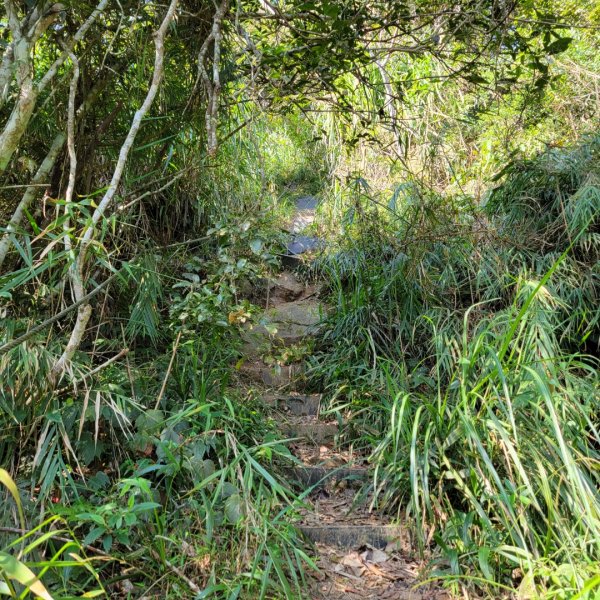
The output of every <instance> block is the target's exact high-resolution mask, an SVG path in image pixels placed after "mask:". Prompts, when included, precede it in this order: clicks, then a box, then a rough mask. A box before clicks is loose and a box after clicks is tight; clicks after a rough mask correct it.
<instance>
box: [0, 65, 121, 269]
mask: <svg viewBox="0 0 600 600" xmlns="http://www.w3.org/2000/svg"><path fill="white" fill-rule="evenodd" d="M112 73H113V72H112V71H109V74H112ZM109 80H110V78H109V77H105V78H103V79H101V80H99V81H98V82H97V83H96V84H95V85H94V87H93V88H92V89H91V90H90V91H89V93H88V94H87V96H86V98H85V100H84V101H83V102H82V103H81V105H80V106H79V108H78V109H77V113H76V116H77V119H78V120H81V119H82V118H83V117H84V115H85V113H86V112H87V111H88V110H89V108H90V107H91V106H92V104H93V103H94V102H95V101H96V100H97V99H98V96H99V95H100V93H101V92H102V90H103V89H104V88H105V87H106V85H107V84H108V82H109ZM66 140H67V135H66V134H65V132H63V131H61V132H60V133H57V134H56V136H55V137H54V140H53V141H52V144H51V146H50V149H49V150H48V153H47V154H46V156H45V158H44V160H43V161H42V164H41V165H40V167H39V168H38V170H37V172H36V174H35V175H34V177H33V179H32V180H31V182H30V183H29V185H28V187H27V189H26V190H25V193H24V194H23V196H22V198H21V201H20V202H19V204H18V206H17V208H16V209H15V211H14V213H13V215H12V217H11V218H10V220H9V222H8V224H7V226H6V233H5V234H4V235H3V236H2V239H0V272H1V271H2V265H3V264H4V261H5V260H6V256H7V254H8V251H9V249H10V245H11V238H12V236H14V235H15V232H16V231H17V230H18V228H19V226H20V225H21V221H22V220H23V216H24V215H25V211H27V210H28V209H29V206H30V205H31V203H32V202H33V200H35V198H36V196H37V195H38V194H39V193H40V189H42V188H41V187H40V184H42V183H44V182H46V181H47V180H48V177H49V175H50V173H51V172H52V169H53V168H54V165H55V164H56V161H57V159H58V157H59V156H60V153H61V151H62V149H63V147H64V145H65V142H66Z"/></svg>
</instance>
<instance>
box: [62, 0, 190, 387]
mask: <svg viewBox="0 0 600 600" xmlns="http://www.w3.org/2000/svg"><path fill="white" fill-rule="evenodd" d="M177 3H178V0H171V3H170V4H169V8H168V9H167V13H166V15H165V17H164V19H163V21H162V23H161V25H160V27H159V28H158V31H157V32H156V33H155V34H154V46H155V57H154V73H153V75H152V82H151V84H150V87H149V88H148V93H147V94H146V98H145V99H144V102H143V103H142V105H141V106H140V108H139V109H138V110H137V112H136V113H135V115H134V117H133V120H132V122H131V127H130V129H129V132H128V133H127V137H126V138H125V141H124V142H123V145H122V146H121V150H120V152H119V158H118V160H117V164H116V166H115V170H114V172H113V176H112V179H111V182H110V184H109V186H108V188H107V190H106V192H105V194H104V196H103V197H102V200H101V201H100V203H99V204H98V207H97V208H96V210H95V211H94V214H93V215H92V217H91V219H90V223H89V225H87V226H86V227H85V229H84V230H83V233H82V235H81V241H80V242H79V249H78V253H77V258H76V259H75V262H74V264H73V266H72V267H71V269H70V279H71V285H72V287H73V293H74V296H75V301H76V302H79V301H81V299H82V298H83V297H85V262H86V257H87V252H88V249H89V247H90V244H91V243H92V239H93V237H94V234H95V232H96V226H97V225H98V223H99V222H100V219H102V217H103V216H104V213H105V212H106V210H107V208H108V207H109V206H110V204H111V203H112V201H113V198H114V196H115V194H116V192H117V188H118V186H119V183H120V181H121V177H122V176H123V171H124V170H125V164H126V162H127V158H128V156H129V152H130V151H131V148H132V146H133V142H134V141H135V138H136V135H137V133H138V131H139V129H140V126H141V124H142V120H143V119H144V117H145V116H146V114H147V113H148V111H149V110H150V107H151V106H152V103H153V101H154V98H155V96H156V94H157V92H158V89H159V87H160V83H161V81H162V78H163V74H164V54H165V49H164V41H165V36H166V33H167V29H168V27H169V25H170V23H171V21H172V20H173V19H174V17H175V10H176V8H177ZM91 316H92V306H91V304H89V303H87V302H86V303H83V304H82V305H81V306H80V307H79V309H78V310H77V319H76V321H75V325H74V326H73V330H72V331H71V336H70V338H69V341H68V342H67V346H66V348H65V350H64V351H63V353H62V355H61V356H60V358H59V359H58V360H57V362H56V363H55V365H54V367H53V368H52V378H53V379H54V380H56V378H57V377H59V376H60V375H61V374H62V373H63V372H64V370H65V368H66V367H67V365H68V364H69V362H70V361H71V358H72V357H73V355H74V354H75V352H76V351H77V349H78V348H79V346H80V345H81V342H82V340H83V337H84V335H85V330H86V327H87V324H88V321H89V320H90V317H91Z"/></svg>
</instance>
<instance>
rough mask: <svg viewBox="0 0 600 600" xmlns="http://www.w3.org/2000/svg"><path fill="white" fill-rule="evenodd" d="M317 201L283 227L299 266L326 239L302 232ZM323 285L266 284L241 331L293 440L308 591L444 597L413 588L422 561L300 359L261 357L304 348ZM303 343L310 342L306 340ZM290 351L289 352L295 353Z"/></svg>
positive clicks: (248, 368) (246, 368)
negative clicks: (374, 491) (254, 321)
mask: <svg viewBox="0 0 600 600" xmlns="http://www.w3.org/2000/svg"><path fill="white" fill-rule="evenodd" d="M316 205H317V201H316V199H315V198H312V197H304V198H300V199H299V200H298V201H297V206H296V214H295V217H294V219H293V220H292V222H291V223H290V224H289V226H288V231H289V234H290V242H289V243H288V246H287V254H286V256H283V257H282V264H283V265H284V267H285V266H287V267H288V269H289V268H295V267H296V266H297V265H298V264H300V263H301V259H300V255H301V254H302V253H304V252H306V251H315V250H318V249H319V248H321V247H322V246H323V243H322V242H321V241H320V240H318V239H317V238H314V237H311V236H310V235H305V230H306V228H307V227H308V226H309V225H310V224H311V223H312V220H313V219H314V213H315V208H316ZM319 291H320V289H319V286H318V285H309V284H306V283H303V282H302V281H300V280H299V279H298V277H297V276H296V274H295V273H294V272H293V271H291V270H286V271H283V272H282V273H280V274H279V276H278V277H276V278H275V279H273V280H270V281H268V282H266V293H265V300H264V304H265V307H264V314H263V315H262V318H261V319H260V322H259V325H258V326H255V327H254V328H253V329H248V330H247V331H246V332H245V335H244V340H245V346H244V354H245V357H246V360H245V362H244V363H243V364H242V366H241V371H242V373H243V374H244V375H245V376H246V377H247V378H248V379H249V380H250V381H251V382H252V385H253V386H254V387H258V389H259V390H260V392H261V394H262V398H263V400H264V402H265V403H266V404H268V405H269V406H270V407H271V409H272V410H273V411H274V413H275V414H276V416H277V419H278V422H279V423H280V430H281V435H282V438H287V439H290V440H291V441H290V442H289V446H290V449H291V451H292V453H293V455H294V457H295V464H294V465H293V466H290V467H288V468H287V471H286V472H285V475H286V477H287V480H288V483H289V486H290V487H291V488H295V489H296V490H297V491H298V492H299V493H301V494H302V495H303V496H304V498H305V506H306V508H303V509H302V510H301V511H300V521H299V522H298V523H295V525H296V526H297V527H298V528H299V530H300V531H301V532H302V534H303V535H304V536H305V538H306V539H307V540H308V541H309V542H311V543H312V544H313V547H314V549H315V559H316V563H317V565H318V566H319V567H320V571H319V573H318V574H317V575H315V577H314V578H313V580H312V581H311V586H310V590H308V591H307V594H308V597H310V598H311V599H315V600H316V599H324V598H328V599H333V600H338V599H339V600H341V599H347V600H358V599H363V598H373V599H375V598H377V599H380V598H381V599H386V598H388V599H409V598H410V599H415V600H416V599H422V600H424V599H426V598H436V599H441V598H443V597H445V596H444V595H443V594H442V595H440V592H439V591H436V590H428V589H426V590H423V589H422V588H420V589H419V591H415V590H414V589H413V586H414V584H415V582H416V580H417V577H418V572H419V569H420V567H421V565H420V563H419V562H418V561H415V559H414V557H413V556H412V554H411V550H410V544H409V543H408V536H407V533H406V532H405V531H404V530H403V528H402V527H400V526H398V525H396V524H393V523H391V522H389V520H388V519H386V518H384V517H382V516H380V515H377V514H376V513H374V512H371V511H370V510H369V505H370V500H371V498H370V497H369V494H368V493H363V492H362V491H361V490H362V489H368V486H363V484H365V483H367V482H368V476H369V473H368V469H367V466H366V459H365V457H363V456H360V455H356V454H355V453H353V452H352V451H351V450H348V449H343V448H341V447H340V445H339V437H340V433H341V429H340V423H339V422H338V420H336V419H331V418H328V416H327V415H324V414H322V410H321V408H322V406H321V394H314V393H312V394H307V393H306V392H305V391H304V383H305V381H304V376H303V369H302V361H301V360H297V361H292V362H291V363H290V364H283V365H281V364H280V365H273V364H267V362H271V363H272V362H273V360H271V361H267V362H265V360H264V358H265V356H266V355H273V354H277V353H278V352H279V353H281V352H285V350H286V349H290V348H294V347H295V346H298V345H300V346H301V345H303V344H304V345H305V346H306V347H309V346H310V343H309V342H310V340H311V338H312V336H314V334H315V333H316V332H317V331H318V328H319V325H320V323H321V321H322V318H323V316H324V315H325V314H326V312H327V308H326V307H325V306H324V305H323V304H322V303H321V301H320V299H319ZM307 342H308V344H307ZM292 356H293V353H292Z"/></svg>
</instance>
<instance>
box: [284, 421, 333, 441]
mask: <svg viewBox="0 0 600 600" xmlns="http://www.w3.org/2000/svg"><path fill="white" fill-rule="evenodd" d="M283 432H284V434H285V435H287V436H288V437H291V438H300V439H303V440H306V441H307V442H310V443H313V444H316V445H319V446H320V445H321V444H333V443H334V442H335V436H336V435H337V434H338V433H339V427H338V424H337V423H323V422H322V421H307V420H302V421H296V422H294V421H290V422H289V423H287V424H285V425H284V426H283Z"/></svg>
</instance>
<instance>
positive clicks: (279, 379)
mask: <svg viewBox="0 0 600 600" xmlns="http://www.w3.org/2000/svg"><path fill="white" fill-rule="evenodd" d="M239 370H240V373H242V374H243V375H245V376H246V377H248V378H249V379H251V380H252V381H255V382H257V383H263V384H264V385H266V386H267V387H271V388H283V387H288V386H290V385H291V384H292V383H294V385H297V382H298V378H299V377H300V376H301V375H302V365H300V364H291V365H284V366H282V367H270V366H267V365H265V364H264V363H260V362H248V363H244V364H242V366H241V367H240V369H239Z"/></svg>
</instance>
